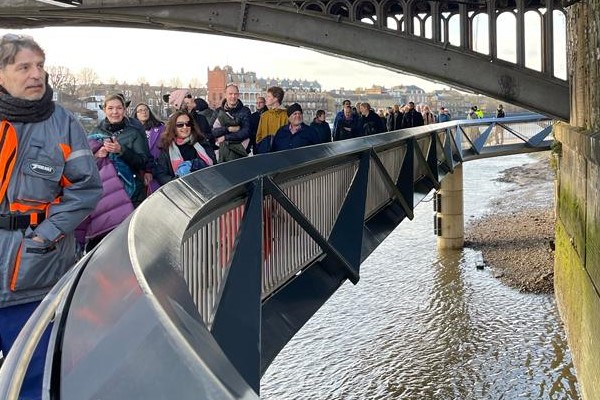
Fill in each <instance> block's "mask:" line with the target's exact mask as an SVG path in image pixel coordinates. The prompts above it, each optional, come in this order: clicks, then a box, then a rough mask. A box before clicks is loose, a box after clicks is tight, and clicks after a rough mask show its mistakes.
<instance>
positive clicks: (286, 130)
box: [270, 103, 321, 152]
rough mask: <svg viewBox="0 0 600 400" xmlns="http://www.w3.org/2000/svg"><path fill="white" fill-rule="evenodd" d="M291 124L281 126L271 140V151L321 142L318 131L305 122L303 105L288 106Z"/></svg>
mask: <svg viewBox="0 0 600 400" xmlns="http://www.w3.org/2000/svg"><path fill="white" fill-rule="evenodd" d="M287 115H288V120H289V124H286V125H284V126H282V127H281V128H279V130H278V131H277V133H276V134H275V137H274V138H273V141H272V142H271V150H270V151H271V152H274V151H281V150H289V149H296V148H298V147H304V146H310V145H313V144H319V143H321V140H320V138H319V134H318V133H317V131H316V130H315V129H314V128H313V127H311V126H309V125H306V124H305V123H304V122H303V118H304V115H303V113H302V107H301V106H300V104H298V103H294V104H292V105H291V106H289V107H288V108H287Z"/></svg>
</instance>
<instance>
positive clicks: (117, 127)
mask: <svg viewBox="0 0 600 400" xmlns="http://www.w3.org/2000/svg"><path fill="white" fill-rule="evenodd" d="M126 126H127V122H126V121H125V118H123V119H122V120H121V121H120V122H117V123H116V124H111V123H110V122H108V118H104V121H102V129H104V130H105V131H108V132H111V133H115V132H119V131H122V130H123V129H125V127H126Z"/></svg>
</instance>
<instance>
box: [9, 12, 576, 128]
mask: <svg viewBox="0 0 600 400" xmlns="http://www.w3.org/2000/svg"><path fill="white" fill-rule="evenodd" d="M282 3H284V5H283V6H282V5H281V4H282ZM294 3H297V2H250V1H227V2H223V1H218V2H217V1H213V2H211V1H204V2H202V3H197V2H194V3H192V2H187V3H186V2H182V1H173V0H163V1H160V2H158V1H146V2H144V6H140V5H139V4H140V2H139V1H133V0H123V1H116V0H106V1H97V0H93V1H84V5H83V6H80V7H75V8H59V7H52V6H48V5H44V4H42V3H39V2H36V1H28V0H25V1H11V0H0V24H1V25H2V26H3V27H7V28H33V27H44V26H66V25H70V26H119V27H134V28H152V29H167V30H181V31H191V32H202V33H210V34H219V35H227V36H236V37H242V38H250V39H258V40H263V41H269V42H275V43H282V44H287V45H292V46H300V47H305V48H310V49H313V50H317V51H322V52H325V53H328V54H331V55H337V56H342V57H347V58H351V59H354V60H358V61H363V62H367V63H371V64H375V65H378V66H383V67H386V68H388V69H390V70H394V71H398V72H403V73H409V74H413V75H418V76H422V77H426V78H429V79H432V80H434V81H438V82H441V83H445V84H448V85H451V86H453V87H456V88H459V89H463V90H470V91H473V92H476V93H480V94H484V95H486V96H490V97H493V98H496V99H498V100H502V101H505V102H508V103H511V104H515V105H518V106H522V107H524V108H527V109H529V110H533V111H537V112H539V113H542V114H545V115H548V116H551V117H553V118H557V119H562V120H568V119H569V101H568V99H569V88H568V84H567V82H565V81H562V80H560V79H556V78H553V77H550V76H549V75H548V74H543V73H541V72H537V71H534V70H531V69H528V68H525V67H523V66H519V65H517V64H512V63H510V62H507V61H503V60H500V59H498V58H494V57H491V56H489V55H485V54H480V53H476V52H474V51H471V50H469V49H467V48H464V47H456V46H452V45H449V44H448V43H440V42H436V41H434V40H430V39H425V38H422V37H419V36H414V35H407V34H404V33H399V32H397V31H393V30H390V29H384V28H381V27H376V26H372V25H368V24H365V23H361V22H356V21H350V20H348V19H345V18H341V17H339V18H336V17H335V16H331V15H324V14H319V13H315V12H311V11H306V10H304V11H302V10H300V9H298V8H294V7H293V5H294ZM40 5H41V6H43V7H40ZM290 5H292V6H290Z"/></svg>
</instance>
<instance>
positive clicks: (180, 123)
mask: <svg viewBox="0 0 600 400" xmlns="http://www.w3.org/2000/svg"><path fill="white" fill-rule="evenodd" d="M175 126H176V127H178V128H183V127H184V126H187V127H188V128H189V127H191V126H192V121H187V122H177V123H176V124H175Z"/></svg>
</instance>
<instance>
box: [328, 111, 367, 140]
mask: <svg viewBox="0 0 600 400" xmlns="http://www.w3.org/2000/svg"><path fill="white" fill-rule="evenodd" d="M359 136H362V129H361V125H360V117H359V116H358V115H357V114H355V113H354V112H352V107H351V106H350V104H348V105H347V106H344V110H343V114H342V119H341V120H340V121H339V122H338V124H337V128H336V129H335V130H334V131H333V140H334V141H338V140H345V139H353V138H356V137H359Z"/></svg>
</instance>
